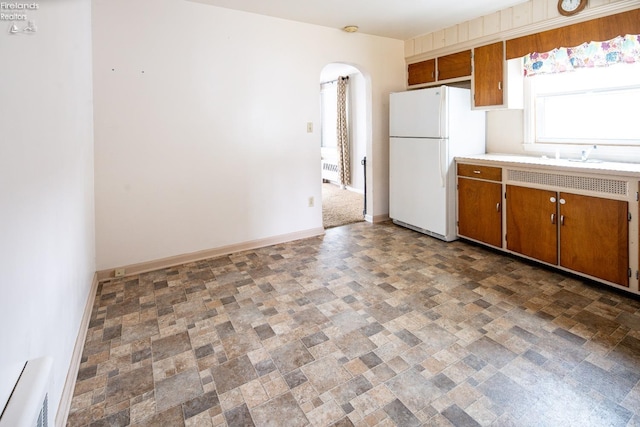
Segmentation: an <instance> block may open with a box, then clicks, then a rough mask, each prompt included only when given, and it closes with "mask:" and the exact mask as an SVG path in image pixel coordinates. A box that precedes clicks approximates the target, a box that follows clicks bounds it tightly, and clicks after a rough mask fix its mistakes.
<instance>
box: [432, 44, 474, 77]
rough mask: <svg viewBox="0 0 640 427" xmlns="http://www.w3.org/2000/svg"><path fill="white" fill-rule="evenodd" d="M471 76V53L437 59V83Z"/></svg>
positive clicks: (465, 52) (464, 52) (466, 52)
mask: <svg viewBox="0 0 640 427" xmlns="http://www.w3.org/2000/svg"><path fill="white" fill-rule="evenodd" d="M468 76H471V51H470V50H465V51H463V52H458V53H453V54H451V55H446V56H440V57H438V81H440V80H449V79H456V78H458V77H468Z"/></svg>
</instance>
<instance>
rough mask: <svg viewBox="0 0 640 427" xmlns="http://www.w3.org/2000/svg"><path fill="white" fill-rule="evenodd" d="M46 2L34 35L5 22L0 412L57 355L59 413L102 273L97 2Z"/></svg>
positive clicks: (0, 123)
mask: <svg viewBox="0 0 640 427" xmlns="http://www.w3.org/2000/svg"><path fill="white" fill-rule="evenodd" d="M39 5H40V8H39V9H38V10H37V11H33V12H29V13H28V16H29V18H30V19H33V20H35V22H36V25H37V27H38V32H37V33H36V34H32V35H26V34H20V35H9V34H8V32H7V31H5V30H7V29H8V27H9V23H7V22H5V21H2V22H0V27H1V30H2V32H1V33H0V58H2V67H0V100H1V102H0V129H2V133H1V135H2V136H1V137H0V203H1V206H0V236H1V237H0V271H2V279H0V348H1V350H0V411H1V409H2V408H4V406H5V403H6V401H7V398H8V396H9V393H10V392H11V388H12V387H13V385H14V384H15V380H16V378H17V376H18V375H19V373H20V369H21V368H22V366H23V365H24V363H25V362H26V361H27V360H28V359H32V358H36V357H40V356H50V357H52V358H53V361H54V365H53V383H52V387H53V388H52V393H51V395H50V400H49V401H50V414H52V415H55V413H56V411H57V407H58V403H59V400H60V396H61V392H62V388H63V386H64V381H65V378H66V375H67V372H68V369H69V363H70V360H71V354H72V352H73V348H74V343H75V340H76V337H77V335H78V332H79V327H80V321H81V317H82V314H83V310H84V307H85V303H86V301H87V297H88V292H89V290H90V287H91V282H92V278H93V275H94V272H95V249H94V248H95V239H94V211H93V194H94V191H93V140H92V138H93V133H92V121H93V119H92V90H91V7H90V6H91V5H90V2H87V1H84V0H56V1H46V2H40V3H39ZM5 24H6V26H5ZM20 26H22V24H20Z"/></svg>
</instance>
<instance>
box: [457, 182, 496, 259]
mask: <svg viewBox="0 0 640 427" xmlns="http://www.w3.org/2000/svg"><path fill="white" fill-rule="evenodd" d="M501 202H502V184H501V183H496V182H489V181H479V180H476V179H469V178H464V177H458V234H459V235H461V236H464V237H468V238H470V239H474V240H478V241H480V242H483V243H486V244H488V245H492V246H497V247H502V203H501Z"/></svg>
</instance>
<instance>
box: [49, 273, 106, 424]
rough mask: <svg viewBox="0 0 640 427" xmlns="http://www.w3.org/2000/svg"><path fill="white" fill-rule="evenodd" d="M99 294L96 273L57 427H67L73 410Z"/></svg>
mask: <svg viewBox="0 0 640 427" xmlns="http://www.w3.org/2000/svg"><path fill="white" fill-rule="evenodd" d="M97 292H98V274H97V273H95V274H94V275H93V281H92V282H91V289H90V290H89V296H88V297H87V305H86V306H85V307H84V313H83V314H82V321H81V322H80V330H78V336H77V338H76V343H75V345H74V347H73V354H72V355H71V363H70V364H69V371H68V372H67V378H66V380H65V382H64V388H63V389H62V397H61V398H60V403H59V404H58V412H57V413H56V419H55V425H56V427H65V425H66V424H67V418H68V417H69V410H70V409H71V400H72V399H73V391H74V389H75V387H76V378H77V377H78V370H79V369H80V361H81V359H82V351H83V350H84V342H85V340H86V339H87V332H88V331H89V322H90V321H91V312H92V311H93V303H94V302H95V299H96V293H97Z"/></svg>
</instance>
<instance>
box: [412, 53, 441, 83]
mask: <svg viewBox="0 0 640 427" xmlns="http://www.w3.org/2000/svg"><path fill="white" fill-rule="evenodd" d="M435 81H436V60H435V59H428V60H426V61H422V62H417V63H415V64H409V86H411V85H419V84H423V83H432V82H435Z"/></svg>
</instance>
